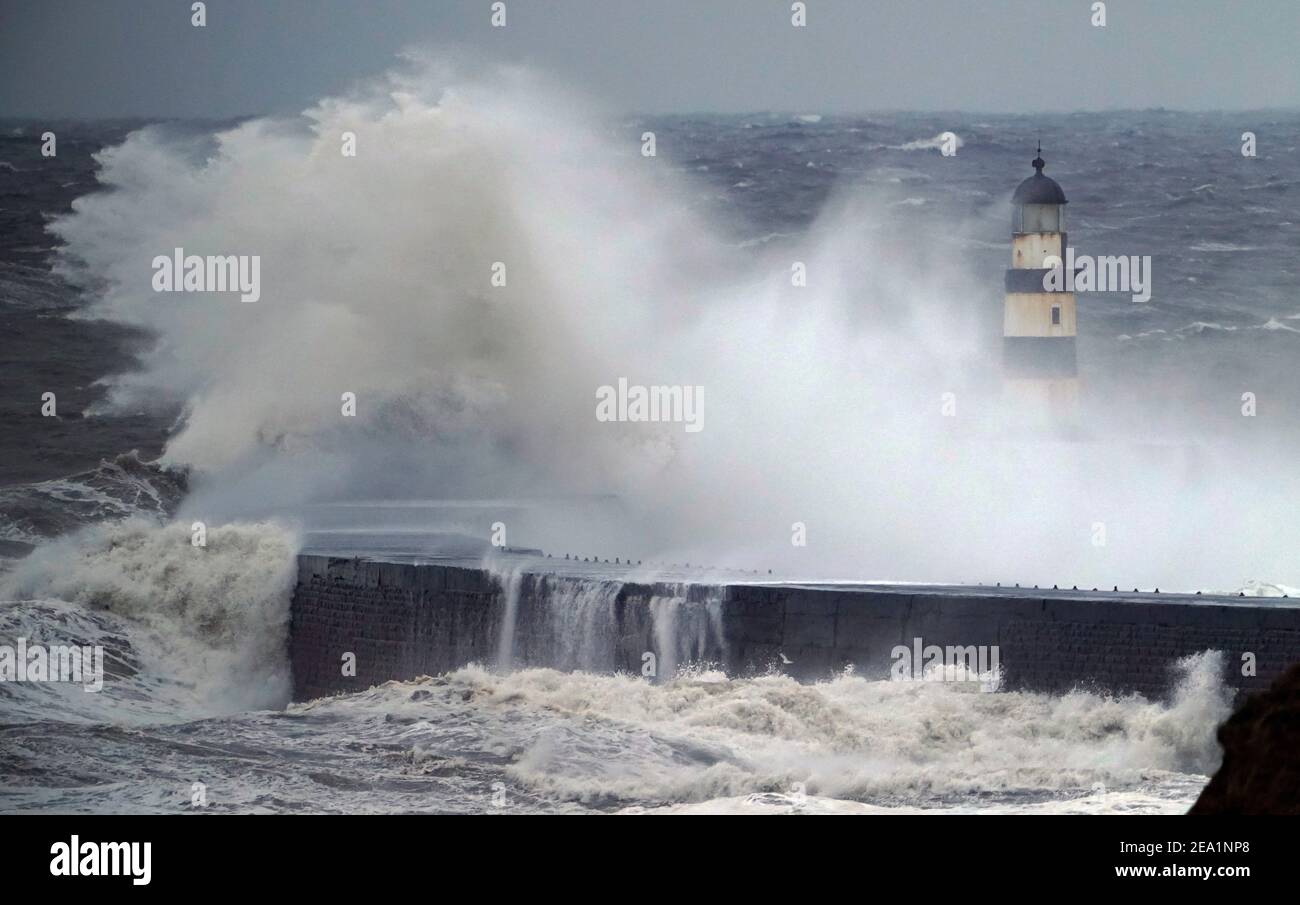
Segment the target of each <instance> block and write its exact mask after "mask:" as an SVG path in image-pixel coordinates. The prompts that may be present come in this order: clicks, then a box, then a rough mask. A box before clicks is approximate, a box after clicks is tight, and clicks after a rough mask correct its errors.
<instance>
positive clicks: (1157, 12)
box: [0, 0, 1300, 117]
mask: <svg viewBox="0 0 1300 905" xmlns="http://www.w3.org/2000/svg"><path fill="white" fill-rule="evenodd" d="M490 5H491V0H434V2H429V0H426V2H411V0H407V2H399V0H355V2H344V0H209V2H208V3H207V14H208V24H207V27H206V28H194V27H192V26H191V25H190V0H0V116H48V117H55V116H127V115H142V116H212V117H226V116H232V115H238V114H244V113H261V112H279V111H293V110H298V109H301V108H303V107H305V106H307V105H308V104H310V103H311V102H312V101H313V100H315V99H317V98H319V97H321V96H322V95H324V94H328V93H332V92H337V91H340V90H342V89H344V88H346V87H347V86H348V84H349V83H351V82H352V81H354V80H355V79H357V78H360V77H364V76H367V75H373V74H376V73H378V72H381V71H382V70H384V69H385V68H387V67H388V66H389V65H390V64H391V62H392V60H393V56H394V54H395V53H396V52H397V51H399V50H400V49H402V48H403V47H405V46H408V45H420V44H426V45H432V46H445V47H451V48H459V49H460V50H462V51H465V52H468V53H470V54H472V55H473V56H474V57H476V58H481V59H487V60H498V59H499V60H502V61H512V62H526V63H532V64H534V65H536V66H538V67H539V68H542V69H545V70H548V71H550V72H552V73H554V74H556V75H558V76H559V77H560V78H561V79H562V80H564V81H567V82H569V83H571V84H573V85H574V86H576V87H578V88H580V89H582V90H584V91H586V92H588V93H590V94H593V95H596V96H598V97H600V98H603V99H605V100H606V101H608V103H610V104H611V105H612V106H614V107H615V108H618V109H624V110H629V111H641V112H670V111H682V112H686V111H754V110H783V111H798V112H821V113H828V112H846V111H865V110H892V109H915V110H979V111H990V112H994V111H1010V112H1022V111H1023V112H1038V111H1049V110H1077V109H1111V108H1143V107H1153V106H1164V107H1171V108H1184V109H1254V108H1261V107H1300V48H1298V47H1297V41H1298V40H1300V0H1110V2H1108V3H1107V4H1106V6H1107V11H1106V12H1107V25H1106V27H1105V28H1095V27H1093V26H1092V25H1091V24H1090V21H1089V20H1090V18H1091V16H1092V13H1091V6H1092V0H879V2H876V0H856V2H854V0H807V7H808V25H807V27H806V28H802V29H800V28H794V27H792V26H791V24H790V15H791V13H790V7H791V3H790V2H789V0H694V2H688V0H659V2H655V0H640V2H634V0H506V5H507V11H508V20H507V21H508V25H507V27H506V28H504V29H498V28H492V27H490V25H489V14H490V13H489V7H490Z"/></svg>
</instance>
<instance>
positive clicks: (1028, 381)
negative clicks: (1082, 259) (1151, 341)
mask: <svg viewBox="0 0 1300 905" xmlns="http://www.w3.org/2000/svg"><path fill="white" fill-rule="evenodd" d="M1046 165H1047V164H1046V163H1045V162H1044V160H1043V148H1042V145H1041V144H1040V145H1039V147H1038V156H1037V157H1035V158H1034V161H1033V167H1034V175H1033V176H1030V177H1029V178H1028V179H1026V180H1025V181H1024V182H1022V183H1020V185H1018V186H1016V191H1015V194H1013V195H1012V196H1011V205H1012V214H1011V269H1010V270H1008V271H1007V276H1006V301H1005V302H1004V304H1003V310H1002V373H1003V385H1004V387H1005V390H1006V393H1007V395H1008V396H1010V397H1011V399H1012V400H1013V401H1015V402H1017V403H1020V404H1024V405H1027V406H1032V408H1033V410H1034V411H1036V412H1039V413H1043V414H1045V415H1047V416H1051V417H1058V416H1059V417H1068V416H1070V415H1071V414H1073V412H1074V409H1075V406H1076V404H1077V402H1078V395H1079V379H1078V370H1077V365H1076V359H1075V332H1076V319H1075V305H1074V293H1073V292H1072V291H1069V290H1070V288H1071V286H1072V285H1073V279H1072V277H1073V275H1072V274H1066V275H1065V276H1066V279H1064V280H1060V281H1058V283H1059V284H1061V285H1063V287H1064V288H1063V289H1048V288H1045V284H1050V281H1048V280H1046V279H1045V277H1046V276H1047V274H1048V272H1049V271H1050V270H1051V269H1052V268H1054V267H1063V266H1064V264H1063V262H1064V261H1065V259H1066V247H1067V246H1066V235H1065V205H1066V204H1067V203H1068V202H1067V201H1066V200H1065V192H1063V191H1062V190H1061V187H1060V185H1058V184H1057V182H1056V180H1054V179H1052V178H1050V177H1048V176H1044V175H1043V168H1044V167H1045V166H1046Z"/></svg>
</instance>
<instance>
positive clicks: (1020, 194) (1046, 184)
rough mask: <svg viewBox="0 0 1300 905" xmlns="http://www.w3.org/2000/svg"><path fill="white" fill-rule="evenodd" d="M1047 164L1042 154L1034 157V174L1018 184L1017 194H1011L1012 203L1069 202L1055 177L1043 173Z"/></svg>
mask: <svg viewBox="0 0 1300 905" xmlns="http://www.w3.org/2000/svg"><path fill="white" fill-rule="evenodd" d="M1045 166H1047V163H1046V161H1044V160H1043V158H1042V155H1041V154H1040V155H1039V156H1038V157H1035V158H1034V170H1035V172H1034V175H1032V176H1030V177H1029V178H1028V179H1026V180H1025V181H1024V182H1022V183H1020V185H1018V186H1016V191H1015V194H1014V195H1012V196H1011V203H1012V204H1068V203H1069V202H1068V201H1066V200H1065V192H1063V191H1062V190H1061V186H1060V185H1059V184H1058V183H1057V181H1056V180H1055V179H1053V178H1052V177H1050V176H1044V175H1043V167H1045Z"/></svg>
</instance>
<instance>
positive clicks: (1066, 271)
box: [1043, 247, 1151, 302]
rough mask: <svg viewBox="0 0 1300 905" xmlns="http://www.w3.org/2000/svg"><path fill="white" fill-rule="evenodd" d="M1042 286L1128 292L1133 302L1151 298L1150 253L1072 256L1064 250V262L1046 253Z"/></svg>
mask: <svg viewBox="0 0 1300 905" xmlns="http://www.w3.org/2000/svg"><path fill="white" fill-rule="evenodd" d="M1043 267H1044V268H1046V269H1047V273H1045V274H1043V289H1044V290H1045V291H1047V292H1128V293H1132V295H1133V301H1135V302H1147V301H1150V300H1151V256H1150V255H1143V256H1142V257H1140V258H1139V257H1138V256H1137V255H1131V256H1129V257H1125V256H1124V255H1102V256H1101V257H1093V256H1092V255H1080V256H1079V257H1077V258H1076V257H1075V256H1074V248H1072V247H1070V248H1066V249H1065V261H1064V263H1062V261H1061V259H1060V258H1058V257H1057V256H1056V255H1050V256H1049V257H1048V258H1047V259H1046V260H1044V261H1043Z"/></svg>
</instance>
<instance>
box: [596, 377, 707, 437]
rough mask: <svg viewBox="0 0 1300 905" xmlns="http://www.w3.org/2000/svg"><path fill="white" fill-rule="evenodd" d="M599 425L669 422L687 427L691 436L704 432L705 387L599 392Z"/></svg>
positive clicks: (621, 382) (622, 384) (624, 387)
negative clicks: (618, 422) (623, 422)
mask: <svg viewBox="0 0 1300 905" xmlns="http://www.w3.org/2000/svg"><path fill="white" fill-rule="evenodd" d="M596 420H597V421H669V422H679V423H684V424H685V425H686V431H687V432H688V433H692V434H693V433H697V432H698V431H701V430H703V429H704V387H702V386H651V387H647V386H642V385H640V384H631V385H629V384H628V382H627V378H626V377H620V378H619V379H618V387H617V389H616V388H615V387H612V386H609V385H608V384H606V385H605V386H602V387H599V388H598V389H597V390H596Z"/></svg>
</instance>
